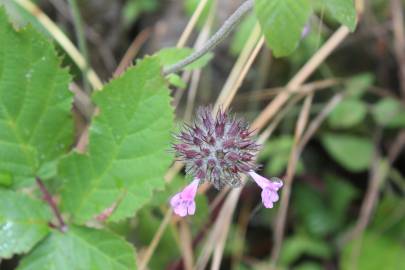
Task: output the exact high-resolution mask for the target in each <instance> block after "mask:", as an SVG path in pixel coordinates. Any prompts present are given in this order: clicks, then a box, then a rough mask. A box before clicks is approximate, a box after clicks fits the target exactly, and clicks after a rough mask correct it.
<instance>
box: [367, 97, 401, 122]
mask: <svg viewBox="0 0 405 270" xmlns="http://www.w3.org/2000/svg"><path fill="white" fill-rule="evenodd" d="M372 114H373V117H374V120H375V121H376V122H377V123H378V124H380V125H382V126H385V127H389V128H397V127H405V110H404V108H403V106H402V105H401V103H400V102H399V101H398V100H396V99H393V98H384V99H381V100H379V101H378V102H377V103H376V104H375V105H374V107H373V110H372Z"/></svg>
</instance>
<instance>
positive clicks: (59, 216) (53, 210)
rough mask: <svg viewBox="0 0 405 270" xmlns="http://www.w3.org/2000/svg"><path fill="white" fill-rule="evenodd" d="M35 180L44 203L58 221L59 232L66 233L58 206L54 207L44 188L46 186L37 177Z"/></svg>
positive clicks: (49, 195)
mask: <svg viewBox="0 0 405 270" xmlns="http://www.w3.org/2000/svg"><path fill="white" fill-rule="evenodd" d="M35 180H36V182H37V185H38V187H39V189H40V190H41V193H42V196H43V199H44V201H46V202H47V203H48V204H49V206H50V207H51V209H52V212H53V214H54V215H55V217H56V219H57V220H58V223H59V226H58V228H59V230H60V231H61V232H66V230H67V226H66V223H65V221H64V220H63V218H62V215H61V213H60V212H59V209H58V206H57V205H56V203H55V201H54V200H53V198H52V195H51V193H49V191H48V189H47V188H46V186H45V185H44V183H43V182H42V181H41V179H40V178H39V177H36V179H35Z"/></svg>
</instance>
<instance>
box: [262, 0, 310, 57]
mask: <svg viewBox="0 0 405 270" xmlns="http://www.w3.org/2000/svg"><path fill="white" fill-rule="evenodd" d="M255 11H256V15H257V18H258V19H259V23H260V25H261V27H262V31H263V33H264V36H265V37H266V41H267V44H268V45H269V47H270V48H271V49H272V50H273V53H274V55H275V56H286V55H288V54H290V53H292V52H293V51H294V50H295V49H296V48H297V46H298V43H299V41H300V39H301V32H302V30H303V28H304V26H305V24H306V23H307V21H308V18H309V15H310V14H311V5H310V2H309V1H308V0H256V1H255Z"/></svg>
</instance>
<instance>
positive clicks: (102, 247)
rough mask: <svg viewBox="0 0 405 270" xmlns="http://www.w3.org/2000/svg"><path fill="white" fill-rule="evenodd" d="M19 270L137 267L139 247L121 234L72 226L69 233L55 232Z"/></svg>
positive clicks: (26, 259)
mask: <svg viewBox="0 0 405 270" xmlns="http://www.w3.org/2000/svg"><path fill="white" fill-rule="evenodd" d="M17 269H18V270H88V269H94V270H96V269H97V270H134V269H135V270H136V269H137V268H136V264H135V250H134V248H133V247H132V246H131V245H130V244H129V243H128V242H126V241H125V240H124V239H122V238H120V237H118V236H117V235H115V234H113V233H110V232H107V231H102V230H96V229H90V228H85V227H77V226H71V227H69V229H68V231H67V232H66V233H61V232H59V231H54V232H53V233H52V234H51V235H50V236H49V237H48V238H47V239H46V240H45V241H43V242H42V243H41V244H40V245H39V246H37V247H36V248H35V249H34V250H33V251H32V253H30V254H29V255H28V256H26V257H24V258H23V259H22V261H21V263H20V265H19V266H18V268H17Z"/></svg>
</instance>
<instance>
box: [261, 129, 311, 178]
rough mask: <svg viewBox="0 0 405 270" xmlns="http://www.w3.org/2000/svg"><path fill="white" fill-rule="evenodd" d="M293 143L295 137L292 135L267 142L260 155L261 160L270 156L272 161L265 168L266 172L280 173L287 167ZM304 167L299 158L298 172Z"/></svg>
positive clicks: (270, 173)
mask: <svg viewBox="0 0 405 270" xmlns="http://www.w3.org/2000/svg"><path fill="white" fill-rule="evenodd" d="M293 143H294V138H293V137H292V136H290V135H284V136H279V137H276V138H274V139H272V140H269V141H268V142H266V144H265V146H264V148H263V150H262V151H261V152H260V156H259V159H261V160H262V159H264V158H269V157H270V161H269V162H268V163H267V164H266V166H265V168H264V169H265V172H266V174H268V175H280V174H281V173H282V172H283V171H284V170H285V169H286V167H287V164H288V160H289V159H290V153H291V149H292V146H293ZM303 168H304V165H303V164H302V162H301V161H300V160H299V161H298V164H297V173H300V172H302V170H303Z"/></svg>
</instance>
